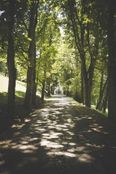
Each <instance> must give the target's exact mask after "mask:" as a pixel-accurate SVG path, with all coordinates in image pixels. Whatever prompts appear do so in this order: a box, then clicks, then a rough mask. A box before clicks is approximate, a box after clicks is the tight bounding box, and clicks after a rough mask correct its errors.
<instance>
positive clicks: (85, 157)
mask: <svg viewBox="0 0 116 174" xmlns="http://www.w3.org/2000/svg"><path fill="white" fill-rule="evenodd" d="M115 132H116V128H115V125H114V124H113V123H111V122H110V121H109V120H108V119H107V118H105V117H103V116H102V115H100V114H99V113H98V112H96V111H94V110H90V109H88V108H85V107H83V106H82V105H80V104H78V103H77V102H75V101H74V100H73V99H71V98H68V97H63V96H54V97H52V98H50V99H47V101H46V104H45V106H44V107H43V108H42V109H39V110H35V111H34V112H33V113H31V114H30V115H29V116H28V117H27V118H26V119H25V121H24V122H21V123H20V124H17V125H13V126H12V129H11V130H9V131H8V132H5V133H4V134H2V135H1V141H0V174H44V173H45V174H49V173H50V174H116V134H115Z"/></svg>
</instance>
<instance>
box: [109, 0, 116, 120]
mask: <svg viewBox="0 0 116 174" xmlns="http://www.w3.org/2000/svg"><path fill="white" fill-rule="evenodd" d="M115 6H116V2H115V1H113V0H112V1H109V4H108V54H109V57H108V116H109V118H111V119H116V42H115V39H116V32H115V27H116V19H115V17H114V16H115V14H116V8H115Z"/></svg>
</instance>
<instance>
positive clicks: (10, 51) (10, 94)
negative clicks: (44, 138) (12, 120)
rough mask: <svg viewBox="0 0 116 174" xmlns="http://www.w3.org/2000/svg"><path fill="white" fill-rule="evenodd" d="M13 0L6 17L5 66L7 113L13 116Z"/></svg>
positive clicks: (14, 80)
mask: <svg viewBox="0 0 116 174" xmlns="http://www.w3.org/2000/svg"><path fill="white" fill-rule="evenodd" d="M14 10H15V2H14V1H13V0H10V1H9V17H8V49H7V66H8V77H9V83H8V114H9V115H10V117H14V112H15V83H16V68H15V48H14V25H15V20H14V15H15V11H14Z"/></svg>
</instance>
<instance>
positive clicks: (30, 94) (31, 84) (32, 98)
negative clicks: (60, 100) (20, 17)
mask: <svg viewBox="0 0 116 174" xmlns="http://www.w3.org/2000/svg"><path fill="white" fill-rule="evenodd" d="M37 10H38V1H36V0H35V1H33V2H32V4H31V9H30V20H29V31H28V37H29V38H30V39H31V41H30V44H29V49H28V59H29V65H28V70H27V89H26V94H25V101H24V105H25V107H26V108H29V109H30V110H31V109H32V107H33V106H34V105H35V104H36V41H35V29H36V25H37Z"/></svg>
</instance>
